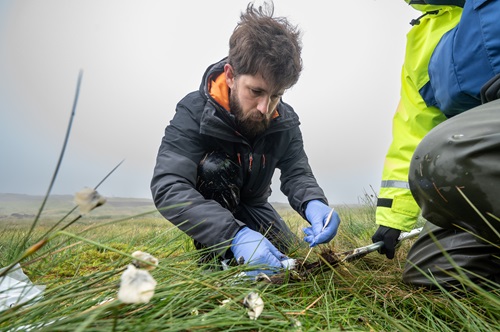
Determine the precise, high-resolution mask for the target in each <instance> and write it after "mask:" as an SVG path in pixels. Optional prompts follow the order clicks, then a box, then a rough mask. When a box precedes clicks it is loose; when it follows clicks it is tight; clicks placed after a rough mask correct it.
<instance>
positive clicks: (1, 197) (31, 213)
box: [0, 193, 290, 219]
mask: <svg viewBox="0 0 500 332" xmlns="http://www.w3.org/2000/svg"><path fill="white" fill-rule="evenodd" d="M106 200H107V201H106V204H104V205H102V206H100V207H98V208H96V209H95V210H93V211H92V212H91V213H90V214H89V217H91V218H92V217H93V218H104V217H120V216H133V215H136V214H140V213H146V212H150V211H156V207H155V206H154V203H153V200H152V199H148V198H124V197H106ZM42 202H43V196H35V195H23V194H2V193H0V219H2V218H23V219H26V218H29V219H32V218H34V217H35V216H36V214H37V213H38V210H39V209H40V206H41V205H42ZM272 204H273V206H274V207H275V208H276V209H277V210H278V211H283V210H288V209H290V206H289V205H288V204H287V203H272ZM74 207H75V204H74V203H73V196H72V195H51V196H50V197H49V199H48V200H47V203H46V205H45V207H44V210H43V213H42V217H44V216H45V217H50V218H53V217H58V216H64V215H65V214H67V213H68V212H69V211H70V210H71V209H73V208H74ZM153 215H156V216H160V215H159V213H158V212H155V213H153Z"/></svg>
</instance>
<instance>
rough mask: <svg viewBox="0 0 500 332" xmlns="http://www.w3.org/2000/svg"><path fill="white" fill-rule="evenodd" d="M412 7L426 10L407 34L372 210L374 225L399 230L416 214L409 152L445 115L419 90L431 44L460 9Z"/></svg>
mask: <svg viewBox="0 0 500 332" xmlns="http://www.w3.org/2000/svg"><path fill="white" fill-rule="evenodd" d="M412 6H413V7H414V8H416V9H418V10H421V11H422V12H424V13H428V14H427V15H425V16H423V17H421V18H420V19H419V24H416V25H414V26H413V28H412V29H411V30H410V32H409V33H408V34H407V43H406V54H405V60H404V64H403V68H402V74H401V99H400V102H399V105H398V108H397V110H396V114H395V115H394V118H393V128H392V135H393V140H392V143H391V145H390V147H389V150H388V152H387V155H386V159H385V162H384V168H383V172H382V183H381V188H380V192H379V196H378V202H377V210H376V222H377V224H379V225H383V226H387V227H391V228H396V229H401V230H404V231H408V230H411V229H412V228H413V226H414V224H415V223H416V221H417V217H418V215H419V213H420V209H419V207H418V205H417V203H416V202H415V200H414V199H413V197H412V195H411V192H410V189H409V186H408V170H409V166H410V160H411V157H412V155H413V152H414V151H415V148H416V147H417V145H418V143H419V142H420V141H421V140H422V138H423V137H424V136H425V135H426V134H427V133H428V132H429V131H430V130H431V129H432V128H434V127H435V126H436V125H438V124H439V123H441V122H442V121H444V120H445V119H446V117H445V116H444V115H443V113H441V111H440V110H439V109H438V108H436V107H432V106H431V107H427V105H426V103H425V101H424V100H423V98H422V96H421V95H420V93H419V91H421V90H425V87H426V86H428V85H429V74H428V64H429V60H430V58H431V55H432V53H433V51H434V49H435V47H436V45H437V44H438V42H439V40H440V39H441V37H442V36H443V35H444V34H445V33H446V32H447V31H449V30H450V29H452V28H453V27H455V26H456V24H457V23H458V21H459V20H460V16H461V13H462V8H460V7H456V6H436V5H412ZM429 12H430V13H429Z"/></svg>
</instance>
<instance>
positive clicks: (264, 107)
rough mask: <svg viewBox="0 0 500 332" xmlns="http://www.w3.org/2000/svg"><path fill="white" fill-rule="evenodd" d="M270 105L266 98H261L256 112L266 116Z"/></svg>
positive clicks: (268, 99)
mask: <svg viewBox="0 0 500 332" xmlns="http://www.w3.org/2000/svg"><path fill="white" fill-rule="evenodd" d="M270 105H271V99H270V98H268V97H262V98H260V99H259V103H258V105H257V110H259V112H260V113H262V114H268V113H269V106H270Z"/></svg>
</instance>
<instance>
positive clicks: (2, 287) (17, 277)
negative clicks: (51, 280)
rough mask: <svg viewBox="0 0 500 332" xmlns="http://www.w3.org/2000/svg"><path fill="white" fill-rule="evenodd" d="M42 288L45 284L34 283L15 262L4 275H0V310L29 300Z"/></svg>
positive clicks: (43, 288) (38, 293)
mask: <svg viewBox="0 0 500 332" xmlns="http://www.w3.org/2000/svg"><path fill="white" fill-rule="evenodd" d="M3 270H4V269H1V270H0V271H3ZM44 290H45V286H36V285H34V284H33V283H32V282H31V281H30V279H29V278H28V276H27V275H25V274H24V272H23V270H22V269H21V266H20V265H19V264H16V265H15V266H14V267H13V268H12V269H11V270H10V271H9V272H8V273H7V274H6V275H5V276H3V277H0V311H4V310H6V309H8V308H10V307H12V306H14V305H17V304H21V303H24V302H26V301H29V300H31V299H33V298H35V297H37V296H39V295H40V294H41V293H42V292H43V291H44Z"/></svg>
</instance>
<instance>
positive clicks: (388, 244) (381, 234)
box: [372, 226, 401, 259]
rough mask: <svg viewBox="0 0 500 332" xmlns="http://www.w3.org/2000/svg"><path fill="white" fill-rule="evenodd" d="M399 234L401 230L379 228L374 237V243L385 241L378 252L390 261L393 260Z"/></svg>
mask: <svg viewBox="0 0 500 332" xmlns="http://www.w3.org/2000/svg"><path fill="white" fill-rule="evenodd" d="M399 234H401V231H400V230H399V229H395V228H390V227H386V226H379V228H378V229H377V231H376V232H375V234H373V236H372V241H373V243H375V242H379V241H384V245H383V246H382V247H381V248H380V249H379V250H378V252H379V253H380V254H385V255H386V256H387V258H389V259H393V258H394V252H395V251H396V250H395V247H396V244H397V243H398V237H399Z"/></svg>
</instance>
